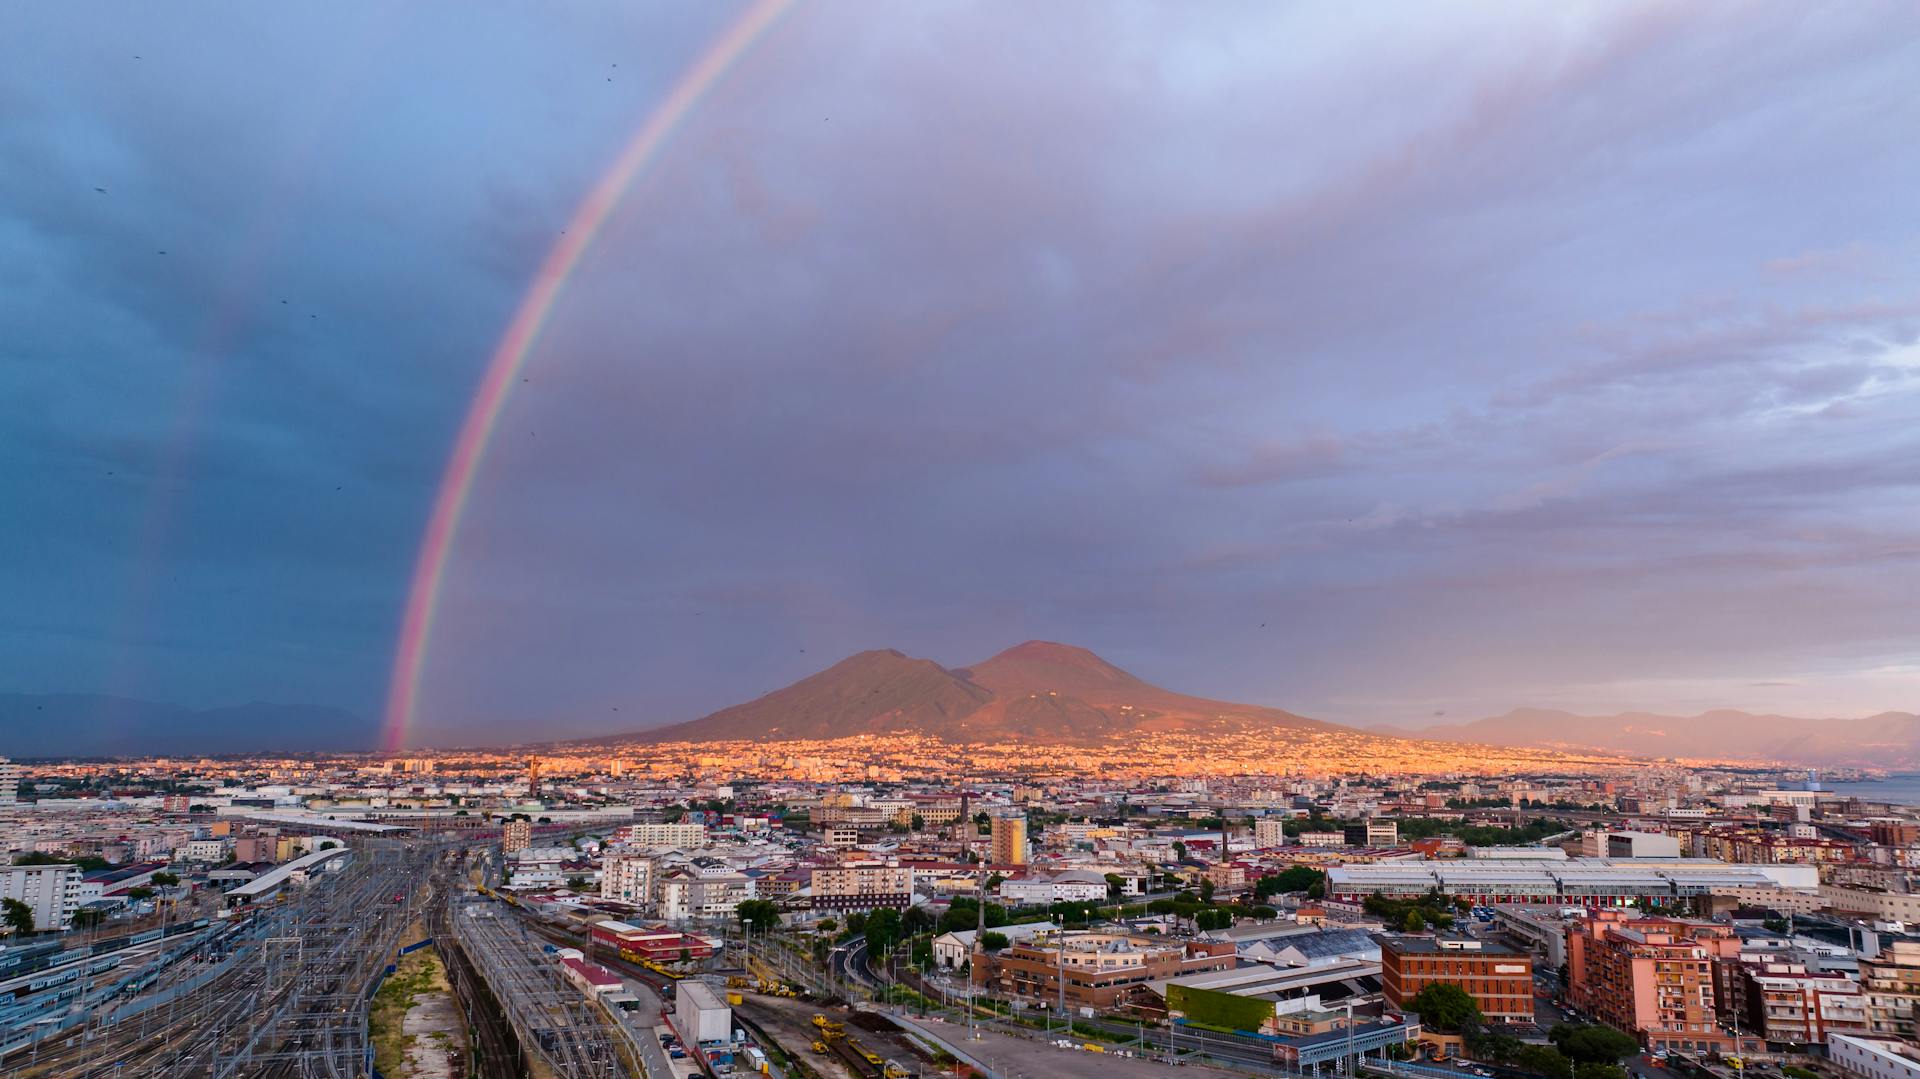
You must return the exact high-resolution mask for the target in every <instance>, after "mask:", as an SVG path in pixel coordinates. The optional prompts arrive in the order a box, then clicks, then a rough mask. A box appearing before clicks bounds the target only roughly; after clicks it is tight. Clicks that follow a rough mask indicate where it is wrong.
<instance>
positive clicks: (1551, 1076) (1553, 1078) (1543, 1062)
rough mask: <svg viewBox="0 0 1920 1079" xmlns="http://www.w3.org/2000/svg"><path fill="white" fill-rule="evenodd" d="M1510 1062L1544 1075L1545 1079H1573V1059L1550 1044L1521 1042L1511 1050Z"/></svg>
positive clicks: (1517, 1066)
mask: <svg viewBox="0 0 1920 1079" xmlns="http://www.w3.org/2000/svg"><path fill="white" fill-rule="evenodd" d="M1510 1063H1512V1064H1513V1066H1514V1067H1516V1068H1520V1069H1521V1070H1523V1071H1530V1072H1534V1073H1536V1074H1538V1075H1544V1076H1546V1077H1547V1079H1573V1061H1571V1060H1568V1059H1567V1057H1566V1054H1564V1053H1562V1052H1561V1051H1560V1050H1558V1049H1555V1048H1554V1047H1553V1046H1551V1045H1528V1044H1522V1045H1521V1046H1520V1048H1518V1049H1516V1050H1514V1051H1513V1056H1512V1058H1511V1060H1510Z"/></svg>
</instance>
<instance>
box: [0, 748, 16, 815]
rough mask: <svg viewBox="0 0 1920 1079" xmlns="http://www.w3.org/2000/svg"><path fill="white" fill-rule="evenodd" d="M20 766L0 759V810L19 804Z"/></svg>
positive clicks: (2, 758) (3, 758) (5, 759)
mask: <svg viewBox="0 0 1920 1079" xmlns="http://www.w3.org/2000/svg"><path fill="white" fill-rule="evenodd" d="M20 778H21V777H20V766H19V765H17V764H15V763H13V762H12V761H10V760H8V759H7V758H5V757H0V809H11V808H13V807H14V806H17V805H19V804H20Z"/></svg>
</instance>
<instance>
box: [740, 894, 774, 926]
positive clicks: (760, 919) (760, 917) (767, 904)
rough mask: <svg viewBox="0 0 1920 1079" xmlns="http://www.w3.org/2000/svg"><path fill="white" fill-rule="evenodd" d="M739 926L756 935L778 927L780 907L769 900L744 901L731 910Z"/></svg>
mask: <svg viewBox="0 0 1920 1079" xmlns="http://www.w3.org/2000/svg"><path fill="white" fill-rule="evenodd" d="M733 916H734V917H736V918H738V919H740V924H741V925H744V926H747V927H749V928H751V929H752V930H753V931H754V932H756V933H766V932H769V931H771V930H773V929H775V928H777V927H778V926H779V925H780V907H779V906H778V905H777V904H775V903H774V902H773V900H771V899H746V900H742V901H741V902H740V905H739V906H737V907H735V908H733Z"/></svg>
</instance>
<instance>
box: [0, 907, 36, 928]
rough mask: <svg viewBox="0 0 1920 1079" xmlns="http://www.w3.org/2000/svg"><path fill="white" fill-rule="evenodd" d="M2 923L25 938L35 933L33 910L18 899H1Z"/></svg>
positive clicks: (0, 920)
mask: <svg viewBox="0 0 1920 1079" xmlns="http://www.w3.org/2000/svg"><path fill="white" fill-rule="evenodd" d="M0 923H4V924H5V925H6V927H7V928H8V929H11V930H13V931H14V932H15V933H18V934H20V935H21V936H23V937H24V936H26V935H27V934H28V933H31V932H33V908H32V907H29V906H27V905H26V904H25V903H22V902H20V901H19V900H18V899H0Z"/></svg>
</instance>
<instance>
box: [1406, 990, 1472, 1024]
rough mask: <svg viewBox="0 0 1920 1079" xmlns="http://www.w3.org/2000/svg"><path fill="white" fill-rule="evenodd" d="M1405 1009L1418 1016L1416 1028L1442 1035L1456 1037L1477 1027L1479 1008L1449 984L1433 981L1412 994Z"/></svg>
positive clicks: (1465, 993)
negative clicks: (1418, 1020)
mask: <svg viewBox="0 0 1920 1079" xmlns="http://www.w3.org/2000/svg"><path fill="white" fill-rule="evenodd" d="M1407 1010H1408V1011H1410V1012H1415V1013H1417V1014H1418V1015H1419V1016H1420V1025H1421V1026H1423V1027H1426V1028H1427V1029H1429V1030H1434V1031H1439V1032H1440V1033H1443V1034H1460V1033H1464V1032H1466V1031H1470V1030H1477V1029H1479V1027H1480V1022H1481V1015H1480V1005H1478V1004H1475V1003H1474V1001H1473V997H1472V996H1470V995H1469V994H1468V993H1467V991H1466V990H1465V989H1462V988H1460V987H1459V986H1457V985H1455V984H1453V983H1452V982H1433V983H1430V984H1429V985H1428V986H1427V987H1426V988H1424V989H1422V990H1420V991H1419V992H1418V993H1415V994H1414V996H1413V999H1412V1000H1410V1001H1408V1002H1407Z"/></svg>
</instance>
